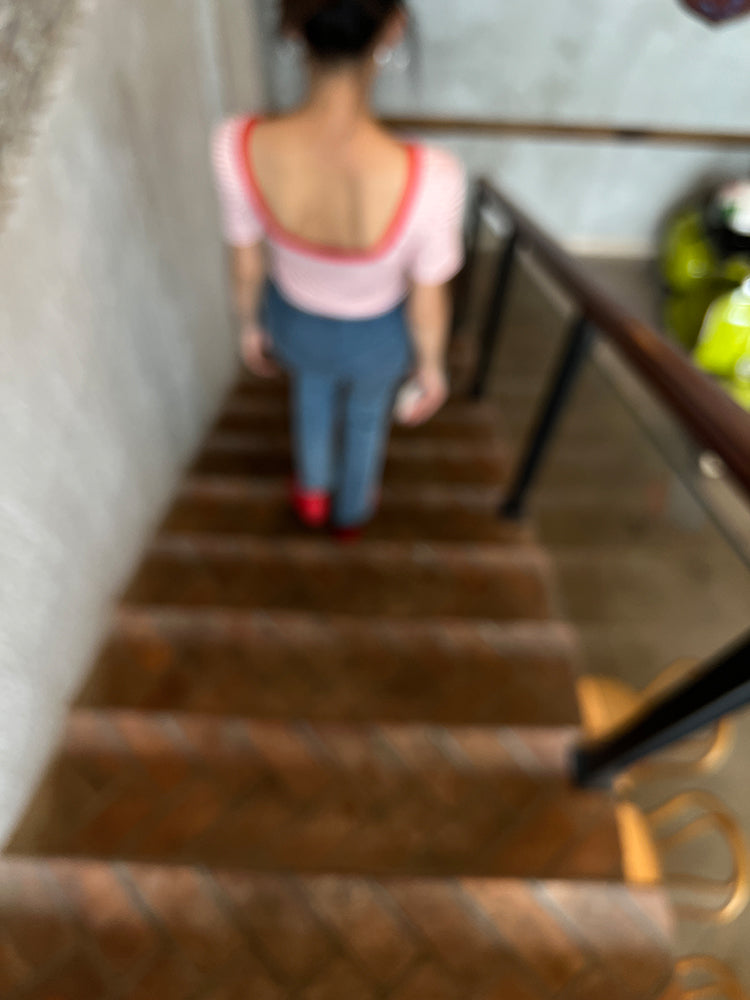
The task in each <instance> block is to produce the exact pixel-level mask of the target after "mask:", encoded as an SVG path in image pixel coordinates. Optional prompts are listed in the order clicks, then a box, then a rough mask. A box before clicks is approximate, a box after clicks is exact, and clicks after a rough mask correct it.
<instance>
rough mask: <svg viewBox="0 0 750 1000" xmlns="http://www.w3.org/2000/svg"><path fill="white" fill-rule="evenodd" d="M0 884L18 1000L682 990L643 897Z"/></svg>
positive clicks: (2, 876)
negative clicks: (675, 986)
mask: <svg viewBox="0 0 750 1000" xmlns="http://www.w3.org/2000/svg"><path fill="white" fill-rule="evenodd" d="M0 884H2V893H1V894H0V917H2V926H3V942H4V944H5V945H6V948H7V949H8V950H9V952H10V955H11V956H12V958H13V959H14V961H12V962H11V961H8V962H7V963H4V966H3V969H2V971H1V972H0V989H3V991H4V994H3V995H6V993H11V994H12V996H13V1000H32V998H39V997H49V996H53V995H54V996H61V997H65V998H68V997H71V998H72V997H76V998H78V997H86V1000H104V998H105V997H106V998H110V997H114V998H117V1000H120V998H122V1000H126V998H127V1000H152V998H153V997H154V996H164V997H169V998H170V1000H171V998H192V997H198V996H200V997H201V998H207V1000H240V998H242V1000H245V998H247V997H252V998H253V1000H282V998H288V1000H309V998H310V997H321V998H325V1000H352V998H353V997H357V998H358V1000H375V998H377V997H380V998H383V1000H427V998H435V1000H459V998H460V1000H487V998H489V997H500V996H502V997H503V1000H552V998H553V997H555V998H557V997H563V996H564V998H565V1000H588V998H591V997H602V996H606V997H608V1000H633V998H634V997H639V998H643V1000H655V998H656V997H658V996H660V995H661V993H662V991H663V990H664V989H665V988H666V986H667V985H668V983H669V980H670V977H671V969H672V960H671V956H670V950H669V945H668V940H667V939H668V935H669V933H670V923H669V916H668V914H667V912H666V910H665V907H664V905H663V901H662V899H661V896H660V894H659V893H656V892H653V891H651V890H649V889H644V888H635V887H633V888H627V887H624V886H620V885H611V884H601V883H596V882H593V883H589V884H583V883H575V884H571V883H563V882H557V881H546V882H539V883H532V882H522V881H518V880H510V879H504V880H500V879H497V880H494V879H462V880H460V881H458V880H449V879H445V880H426V879H413V878H410V879H378V880H376V879H372V878H363V877H359V878H351V877H350V878H341V877H336V876H330V875H320V876H312V877H310V876H308V877H300V876H293V875H283V876H281V875H278V876H276V875H273V876H271V875H264V874H257V873H251V872H237V871H226V870H223V869H220V868H219V869H205V868H201V869H198V868H193V867H186V866H178V865H172V866H155V865H144V864H107V863H102V862H96V861H91V860H88V859H86V860H80V861H71V860H57V859H51V860H48V861H44V862H39V861H37V860H29V859H26V858H20V859H14V860H13V859H3V860H0ZM613 928H616V933H613ZM635 955H637V956H638V959H637V961H634V960H633V956H635Z"/></svg>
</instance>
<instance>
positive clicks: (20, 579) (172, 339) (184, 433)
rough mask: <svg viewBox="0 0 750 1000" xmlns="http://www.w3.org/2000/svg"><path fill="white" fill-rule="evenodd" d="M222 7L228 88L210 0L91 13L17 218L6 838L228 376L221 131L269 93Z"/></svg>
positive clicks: (0, 422) (3, 523)
mask: <svg viewBox="0 0 750 1000" xmlns="http://www.w3.org/2000/svg"><path fill="white" fill-rule="evenodd" d="M33 2H34V3H35V4H36V6H37V7H40V8H41V7H42V6H43V4H44V0H33ZM220 2H221V3H222V4H224V5H225V9H224V11H223V13H222V17H225V16H226V17H229V16H230V12H231V9H232V8H234V9H235V12H236V14H237V20H236V21H235V22H234V31H235V37H234V38H233V40H232V45H233V48H234V51H235V60H236V62H235V64H233V67H234V68H233V73H232V76H231V79H228V80H225V79H224V73H223V67H222V66H221V65H220V64H218V63H217V61H216V60H217V53H220V52H221V50H222V46H223V41H222V39H221V38H219V39H218V40H217V38H216V37H214V35H213V34H212V32H213V31H214V30H215V29H216V28H217V26H221V18H220V17H219V16H218V15H217V12H216V10H215V9H214V5H213V4H212V3H211V2H210V0H190V2H188V0H158V3H154V2H152V0H128V2H127V3H120V2H119V0H100V2H99V3H90V4H89V8H90V11H89V13H87V14H86V15H85V16H84V17H83V18H82V21H81V24H80V27H79V29H78V31H77V32H76V34H75V36H74V40H75V44H74V45H72V47H70V48H69V50H68V51H67V53H66V54H65V55H64V57H63V58H61V59H58V60H56V61H55V65H57V66H62V65H65V64H67V66H68V68H67V69H66V71H65V74H64V76H63V79H62V81H61V82H60V83H59V84H58V86H57V88H56V92H55V94H54V96H53V97H52V99H51V103H50V104H49V107H48V109H47V112H46V113H45V114H43V115H41V116H40V115H36V116H35V119H34V126H35V127H36V128H37V129H38V130H39V135H38V136H37V137H36V138H35V139H34V141H32V142H31V143H26V144H25V151H26V153H27V154H28V155H27V159H26V161H25V164H24V168H23V177H22V178H21V183H20V184H18V185H16V186H15V191H16V203H15V204H14V205H13V206H12V210H11V211H10V212H9V213H6V216H5V218H4V220H3V227H2V232H0V323H1V325H0V427H2V432H1V433H0V842H2V839H3V838H4V837H5V836H6V835H7V834H8V832H9V830H10V827H11V826H12V824H13V821H14V819H15V817H16V816H17V815H18V813H19V810H20V809H21V808H22V806H23V804H24V801H25V799H26V797H27V796H28V794H29V793H30V791H31V789H32V786H33V782H34V780H35V778H36V776H37V775H38V773H39V771H40V769H41V767H42V766H43V764H44V762H45V760H46V759H47V756H48V754H49V752H50V748H51V747H52V746H53V744H54V740H55V737H56V735H57V732H58V728H59V724H60V721H61V718H62V716H63V713H64V708H65V704H66V700H67V699H68V698H69V697H70V695H71V694H72V693H73V692H74V691H75V689H76V688H77V686H78V684H79V682H80V680H81V677H82V675H83V673H84V672H85V670H86V669H87V667H88V665H89V663H90V659H91V656H92V654H93V653H94V651H95V648H96V644H97V642H98V641H99V638H100V636H101V634H102V630H103V628H104V627H105V623H106V618H107V613H108V610H109V605H110V601H111V599H112V597H113V596H114V595H115V594H116V592H117V589H118V587H120V586H121V585H122V583H123V582H124V580H125V579H126V577H127V575H128V574H129V573H130V571H131V569H132V567H133V564H134V562H135V561H136V560H137V558H138V556H139V555H140V552H141V550H142V547H143V545H144V543H145V540H146V538H147V536H148V532H149V531H150V530H151V528H152V526H153V523H154V521H155V519H156V518H157V516H158V515H159V513H160V511H161V509H162V507H163V505H164V504H165V502H166V500H167V498H168V496H169V493H170V490H171V489H172V487H173V484H174V482H175V479H176V477H177V475H178V474H179V470H180V468H181V466H182V464H183V463H184V462H185V461H186V460H187V459H188V457H189V455H190V453H191V450H192V449H193V448H194V446H195V445H196V443H197V440H198V438H199V436H200V434H201V432H202V430H203V428H204V426H205V422H206V420H207V419H208V417H209V416H210V414H211V413H212V412H213V410H214V408H215V407H216V405H217V403H218V401H219V398H220V396H221V394H222V392H223V391H224V389H225V387H226V385H227V382H228V379H229V377H230V374H231V371H232V367H233V364H234V351H233V345H232V336H231V331H230V323H229V319H228V315H227V308H226V298H225V279H224V274H223V260H222V251H221V246H220V240H219V235H218V229H217V224H216V218H215V211H214V201H213V192H212V188H211V181H210V174H209V165H208V156H207V136H208V132H209V129H210V125H211V123H212V121H213V119H214V118H215V117H216V116H217V115H218V113H219V111H220V105H221V104H222V103H238V102H239V100H240V97H239V93H238V91H239V90H244V91H246V98H245V100H246V103H247V104H248V105H250V106H252V105H253V104H254V103H257V102H258V100H259V84H258V67H257V64H254V63H253V62H252V58H251V54H250V51H249V48H248V50H247V51H248V60H247V62H246V63H245V66H244V70H243V60H242V58H241V56H240V39H241V38H242V32H243V31H246V30H247V29H248V22H247V21H246V19H245V15H244V5H243V4H242V3H241V2H240V0H236V2H235V0H220ZM58 6H59V4H58ZM0 30H1V29H0ZM55 44H57V41H55ZM217 82H218V83H220V84H221V86H217ZM25 124H26V125H27V126H31V125H32V122H31V119H29V121H28V122H27V123H25Z"/></svg>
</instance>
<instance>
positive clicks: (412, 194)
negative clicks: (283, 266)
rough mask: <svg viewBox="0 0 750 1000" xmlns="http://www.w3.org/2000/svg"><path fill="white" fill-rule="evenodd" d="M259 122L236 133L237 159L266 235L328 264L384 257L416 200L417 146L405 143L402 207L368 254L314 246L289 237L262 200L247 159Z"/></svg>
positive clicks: (251, 122) (250, 122) (419, 161)
mask: <svg viewBox="0 0 750 1000" xmlns="http://www.w3.org/2000/svg"><path fill="white" fill-rule="evenodd" d="M261 121H263V119H262V118H260V117H259V118H248V119H247V121H246V122H245V123H244V125H243V127H242V128H241V129H240V130H239V141H240V148H239V151H238V156H239V162H240V165H241V167H242V173H243V175H244V178H245V181H246V182H247V187H248V191H249V194H250V197H251V199H252V201H253V203H254V205H255V208H256V210H257V211H258V213H259V214H260V216H261V217H262V218H263V219H264V221H265V224H266V227H267V229H268V232H269V235H271V236H272V237H273V239H274V240H276V241H277V242H278V243H281V244H283V245H284V246H286V247H287V248H288V249H290V250H297V251H302V252H303V253H306V254H309V255H312V256H315V257H322V258H326V259H329V260H338V261H365V260H372V259H373V258H377V257H381V256H382V255H383V254H385V253H387V252H388V251H389V250H390V249H391V247H392V246H393V245H394V244H395V243H396V241H397V240H398V238H399V236H400V235H401V233H402V231H403V228H404V226H405V225H406V223H407V221H408V219H409V216H410V215H411V210H412V207H413V204H414V201H415V199H416V195H417V190H418V187H419V178H420V174H421V165H422V157H421V150H420V148H419V146H418V145H416V144H414V143H408V144H406V146H405V148H406V151H407V153H408V155H409V168H408V179H407V182H406V187H405V188H404V194H403V197H402V199H401V203H400V204H399V207H398V209H397V210H396V214H395V215H394V217H393V220H392V221H391V223H390V225H389V226H388V229H387V230H386V231H385V233H384V234H383V236H382V237H381V238H380V239H379V240H378V242H377V244H376V245H375V246H374V247H370V248H369V249H367V250H344V249H340V248H339V247H334V246H328V245H327V244H325V243H316V242H315V241H313V240H306V239H304V238H303V237H301V236H295V234H294V233H290V232H289V231H288V230H287V229H285V228H284V226H282V225H281V223H280V222H279V221H278V220H277V219H276V217H275V215H274V214H273V212H272V211H271V208H270V206H269V205H268V203H267V201H266V199H265V196H264V195H263V192H262V191H261V189H260V186H259V184H258V180H257V178H256V176H255V171H254V169H253V164H252V159H251V156H250V138H251V135H252V132H253V129H254V128H255V126H256V125H258V124H259V123H260V122H261Z"/></svg>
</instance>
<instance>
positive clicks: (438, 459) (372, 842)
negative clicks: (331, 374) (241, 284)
mask: <svg viewBox="0 0 750 1000" xmlns="http://www.w3.org/2000/svg"><path fill="white" fill-rule="evenodd" d="M497 426H498V423H497V417H496V414H495V413H494V411H493V408H492V407H487V406H484V405H476V404H469V403H465V402H461V401H453V402H451V403H450V404H449V405H448V406H447V407H446V409H445V410H444V412H443V413H441V414H440V415H439V416H438V417H437V418H436V419H435V420H434V421H433V422H432V423H430V424H429V425H428V426H426V427H425V428H423V429H421V430H419V431H406V430H397V431H396V432H395V435H394V440H393V444H392V448H391V452H390V458H389V463H388V470H387V477H386V486H385V489H384V494H383V500H382V510H381V513H380V515H379V517H378V519H377V521H376V522H375V523H374V524H373V525H372V528H371V530H370V532H369V534H368V536H367V537H366V538H365V540H364V541H362V542H361V543H360V544H357V545H355V546H348V547H340V546H337V545H335V544H333V543H332V542H331V541H329V540H328V539H327V538H324V537H315V536H310V535H305V534H304V533H303V532H302V531H301V530H300V529H298V528H297V527H296V525H295V523H294V522H293V520H292V519H291V517H290V515H289V514H288V512H287V508H286V491H287V487H286V480H287V478H288V475H289V442H288V434H287V426H286V400H285V393H284V389H283V387H281V386H278V385H274V384H270V385H267V384H263V385H259V384H257V383H254V382H252V381H250V380H243V381H242V382H241V383H240V384H239V385H238V386H237V387H236V389H235V391H234V392H233V394H232V395H231V398H230V399H229V400H228V402H227V405H226V407H225V410H224V412H223V414H222V415H221V417H220V419H219V421H218V424H217V425H216V427H215V428H214V430H213V431H212V432H211V434H210V435H209V437H208V440H207V441H206V443H205V446H204V448H203V450H202V451H201V453H200V455H199V456H198V458H197V460H196V461H195V464H194V466H193V468H192V470H191V471H190V474H189V475H188V477H187V479H186V481H185V483H184V485H183V486H182V488H181V489H180V491H179V494H178V496H177V497H176V499H175V503H174V506H173V507H172V509H171V511H170V512H169V514H168V515H167V518H166V520H165V522H164V524H163V526H162V529H161V531H160V532H159V534H158V535H157V537H156V539H155V540H154V542H153V544H152V545H151V547H150V548H149V549H148V551H147V552H146V553H145V556H144V559H143V563H142V565H141V567H140V570H139V571H138V573H137V574H136V576H135V579H134V580H133V581H132V583H131V585H130V587H129V589H128V591H127V593H126V594H125V595H124V598H123V601H122V604H121V607H120V609H119V611H118V613H117V616H116V619H115V621H114V624H113V628H112V632H111V636H110V638H109V641H108V643H107V645H106V648H105V649H104V650H103V651H102V654H101V656H100V659H99V661H98V663H97V664H96V666H95V668H94V670H93V672H92V674H91V677H90V679H89V681H88V684H87V686H86V687H85V690H84V691H83V692H82V694H81V697H80V699H79V701H78V704H77V706H76V707H75V708H74V710H73V711H72V713H71V715H70V719H69V723H68V726H67V731H66V734H65V738H64V740H63V743H62V746H61V748H60V751H59V755H58V757H57V759H56V760H55V762H54V763H53V765H52V766H51V768H50V771H49V773H48V775H47V777H46V779H45V781H44V782H43V784H42V786H41V787H40V789H39V790H38V793H37V795H36V798H35V800H34V802H33V804H32V806H31V808H30V809H29V811H28V813H27V815H26V816H25V818H24V819H23V821H22V823H21V824H20V826H19V828H18V830H17V832H16V834H15V837H14V839H13V842H12V844H11V845H10V849H9V852H8V854H7V856H6V857H5V858H3V859H2V861H0V918H1V919H0V997H1V998H2V1000H32V998H34V1000H42V998H44V1000H146V998H148V1000H153V998H158V1000H282V998H283V1000H547V998H555V1000H602V998H606V1000H647V998H657V997H660V996H661V995H662V993H663V992H664V991H665V990H666V988H667V986H668V984H669V981H670V979H671V973H672V957H671V951H670V934H671V926H670V914H669V910H668V907H667V904H666V902H665V900H664V898H663V895H662V894H661V893H660V892H659V891H658V890H654V889H650V888H644V887H640V886H635V885H627V884H625V882H624V880H623V874H622V858H621V850H620V844H619V838H618V829H617V823H616V817H615V810H614V805H613V801H612V799H611V797H610V796H609V795H608V794H607V793H604V792H584V791H578V790H575V789H574V788H572V787H571V785H570V783H569V779H568V773H567V761H568V755H569V752H570V748H571V745H572V743H573V741H574V740H575V739H576V738H577V734H578V728H577V726H578V714H577V707H576V702H575V697H574V681H573V678H574V671H575V668H576V658H577V653H576V639H575V635H574V634H573V633H572V632H571V630H570V628H569V627H566V626H565V625H564V624H561V623H560V622H559V621H556V620H555V606H556V602H555V595H554V585H553V580H552V578H551V574H550V569H549V565H548V561H547V558H546V557H545V553H544V551H542V550H541V549H540V548H539V547H538V545H537V544H535V541H534V537H533V534H532V532H531V530H530V528H529V527H528V526H526V525H520V526H518V525H509V524H503V523H501V522H499V521H498V520H497V519H496V518H495V516H494V507H495V503H496V497H497V484H498V482H500V481H501V480H502V478H503V477H504V476H505V475H506V473H507V464H508V463H507V452H506V449H505V447H504V445H503V442H502V440H498V431H497Z"/></svg>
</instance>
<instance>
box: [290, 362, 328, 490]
mask: <svg viewBox="0 0 750 1000" xmlns="http://www.w3.org/2000/svg"><path fill="white" fill-rule="evenodd" d="M337 396H338V386H337V383H336V380H335V379H334V378H333V377H331V376H328V375H320V374H315V373H305V372H295V373H294V377H293V379H292V426H293V433H294V459H295V472H296V479H297V484H298V486H300V487H301V488H302V489H305V490H324V491H325V492H327V493H328V492H331V491H332V489H333V485H334V479H335V472H334V461H335V456H334V445H335V442H334V435H335V429H336V407H337Z"/></svg>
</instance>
